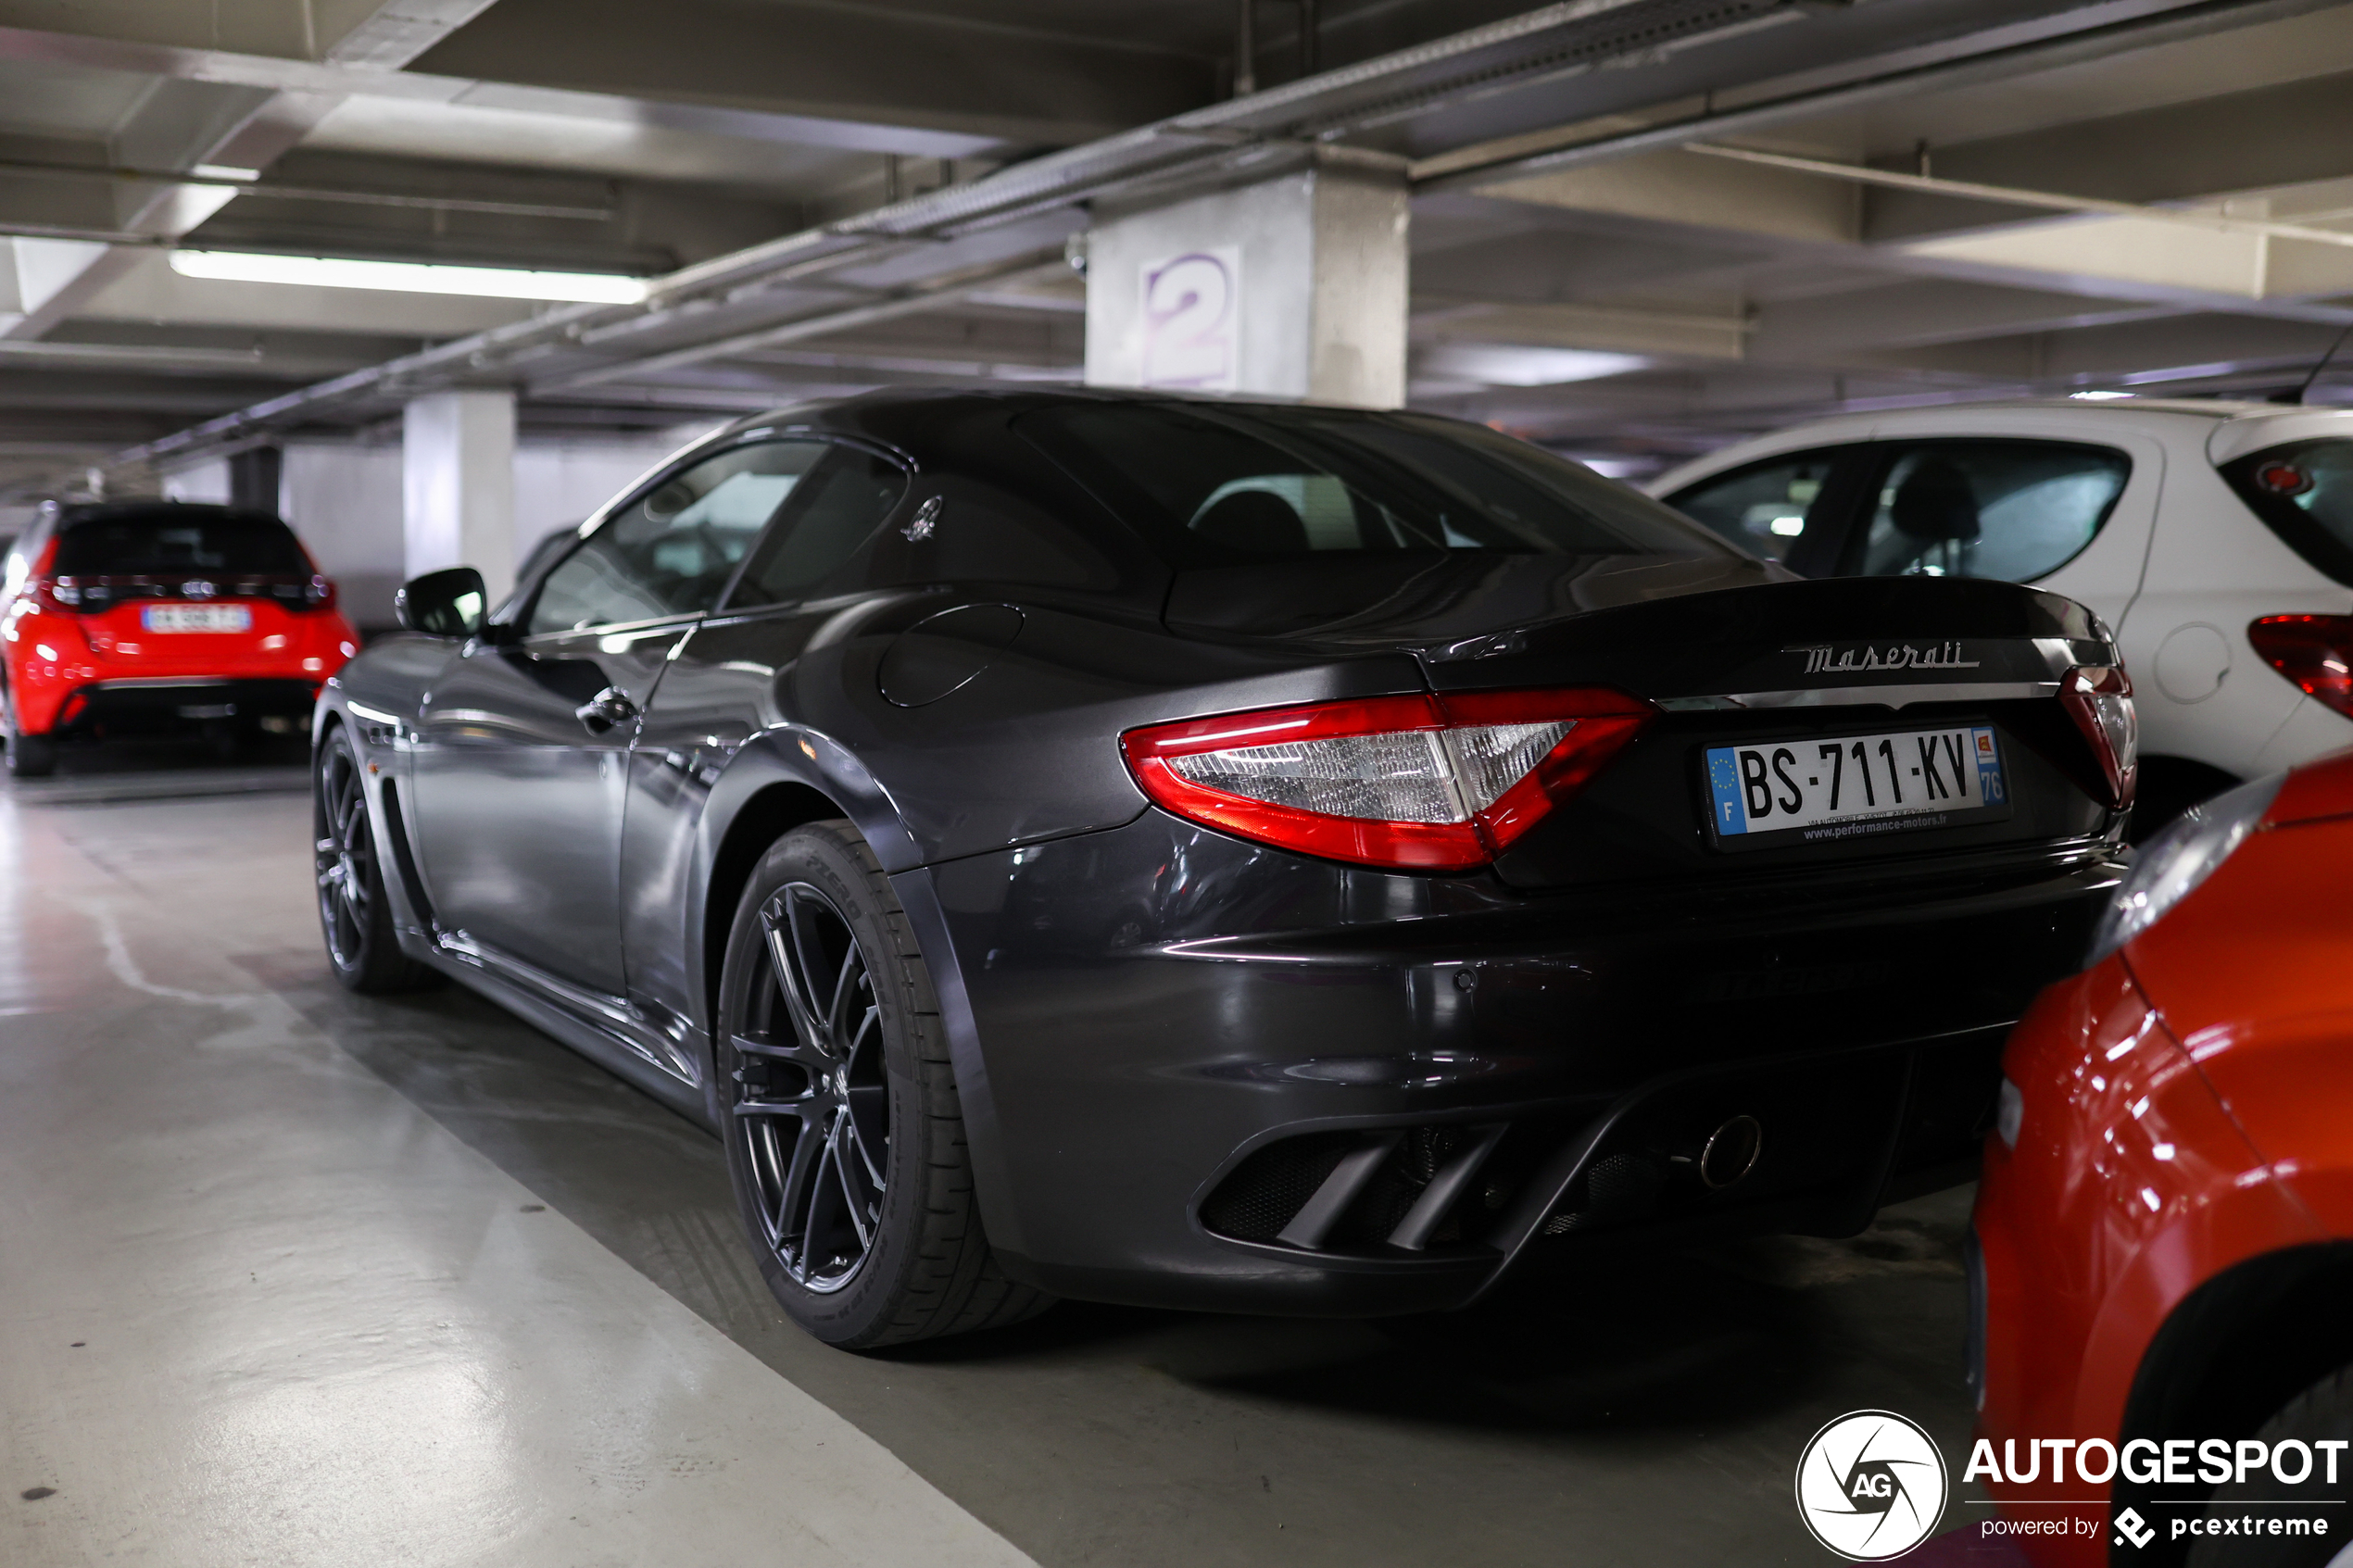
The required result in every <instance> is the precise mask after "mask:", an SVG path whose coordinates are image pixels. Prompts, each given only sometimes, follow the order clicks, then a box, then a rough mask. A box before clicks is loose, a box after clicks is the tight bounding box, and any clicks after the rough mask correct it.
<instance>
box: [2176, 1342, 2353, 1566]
mask: <svg viewBox="0 0 2353 1568" xmlns="http://www.w3.org/2000/svg"><path fill="white" fill-rule="evenodd" d="M2226 1430H2227V1428H2226ZM2255 1438H2256V1440H2257V1441H2259V1442H2260V1443H2261V1444H2262V1445H2263V1447H2264V1449H2265V1451H2266V1453H2267V1454H2269V1455H2270V1456H2271V1463H2269V1464H2266V1465H2264V1466H2262V1467H2261V1468H2259V1469H2256V1470H2253V1471H2250V1472H2248V1473H2246V1476H2245V1478H2244V1479H2233V1480H2230V1481H2225V1482H2223V1483H2222V1484H2221V1486H2217V1487H2216V1488H2215V1489H2214V1493H2213V1496H2212V1499H2210V1500H2209V1501H2208V1503H2207V1505H2206V1511H2205V1512H2206V1517H2207V1520H2208V1524H2209V1527H2210V1528H2212V1530H2213V1533H2212V1534H2210V1535H2209V1534H2207V1533H2205V1532H2204V1531H2201V1532H2200V1533H2199V1534H2197V1535H2196V1536H2193V1537H2190V1541H2189V1550H2188V1551H2187V1552H2186V1553H2184V1554H2183V1559H2182V1561H2186V1562H2187V1563H2188V1564H2189V1568H2326V1565H2327V1564H2329V1563H2332V1562H2335V1561H2337V1560H2338V1558H2339V1557H2340V1556H2341V1555H2342V1554H2343V1552H2344V1550H2345V1535H2346V1524H2347V1520H2348V1518H2353V1509H2348V1508H2347V1505H2346V1502H2345V1498H2346V1491H2345V1482H2344V1481H2343V1480H2341V1479H2339V1477H2338V1473H2337V1467H2336V1463H2335V1461H2336V1460H2337V1459H2338V1458H2340V1457H2342V1456H2344V1455H2345V1454H2346V1453H2347V1449H2345V1448H2344V1447H2342V1446H2341V1445H2343V1444H2345V1443H2347V1442H2353V1366H2344V1367H2339V1368H2338V1369H2337V1370H2336V1371H2334V1372H2333V1373H2330V1374H2328V1375H2327V1376H2326V1377H2323V1378H2322V1379H2321V1380H2320V1381H2319V1382H2318V1383H2315V1384H2313V1385H2312V1386H2310V1387H2309V1388H2307V1389H2305V1390H2304V1391H2303V1392H2302V1393H2300V1394H2298V1395H2296V1398H2294V1399H2290V1400H2289V1401H2288V1402H2287V1403H2286V1404H2285V1405H2284V1406H2282V1407H2281V1408H2280V1409H2279V1410H2278V1411H2275V1412H2273V1414H2272V1416H2271V1419H2270V1420H2269V1421H2267V1422H2265V1423H2264V1424H2262V1425H2261V1426H2259V1427H2258V1428H2257V1429H2256V1432H2255ZM2331 1441H2334V1442H2335V1443H2337V1444H2339V1445H2340V1447H2338V1448H2337V1449H2335V1450H2334V1453H2330V1452H2327V1451H2325V1450H2323V1449H2322V1448H2321V1446H2320V1445H2321V1444H2322V1443H2324V1442H2331ZM2283 1443H2286V1444H2289V1445H2292V1448H2291V1450H2290V1451H2289V1452H2288V1453H2286V1454H2284V1455H2283V1454H2282V1453H2281V1452H2280V1445H2281V1444H2283ZM2298 1450H2300V1453H2299V1452H2298ZM2299 1457H2300V1458H2301V1459H2302V1461H2303V1467H2302V1468H2303V1474H2302V1475H2300V1476H2299V1477H2297V1478H2296V1480H2293V1481H2288V1480H2284V1479H2283V1478H2282V1476H2283V1474H2284V1471H2283V1470H2281V1469H2275V1468H2273V1466H2288V1465H2290V1464H2291V1463H2292V1461H2295V1460H2296V1459H2297V1458H2299ZM2233 1515H2236V1516H2237V1519H2236V1521H2235V1523H2237V1524H2240V1525H2241V1526H2242V1528H2244V1526H2245V1524H2246V1518H2247V1516H2248V1515H2253V1516H2254V1517H2255V1518H2256V1519H2258V1520H2266V1521H2268V1520H2269V1519H2270V1518H2271V1517H2275V1516H2291V1517H2296V1518H2297V1522H2298V1523H2299V1524H2305V1525H2306V1527H2308V1528H2309V1524H2310V1523H2311V1522H2320V1523H2322V1524H2324V1526H2325V1529H2326V1534H2319V1535H2286V1534H2282V1535H2277V1536H2274V1535H2271V1534H2270V1533H2269V1531H2268V1530H2263V1531H2261V1532H2260V1533H2259V1532H2258V1531H2257V1530H2255V1529H2245V1530H2244V1533H2240V1531H2237V1530H2233V1531H2232V1532H2231V1533H2229V1534H2225V1533H2224V1529H2225V1528H2227V1526H2216V1525H2215V1524H2214V1523H2213V1522H2215V1521H2229V1520H2232V1518H2233Z"/></svg>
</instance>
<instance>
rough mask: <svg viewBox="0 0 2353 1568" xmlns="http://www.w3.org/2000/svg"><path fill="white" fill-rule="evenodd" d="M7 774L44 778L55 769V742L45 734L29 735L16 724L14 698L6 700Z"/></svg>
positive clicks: (27, 777) (16, 776)
mask: <svg viewBox="0 0 2353 1568" xmlns="http://www.w3.org/2000/svg"><path fill="white" fill-rule="evenodd" d="M6 708H7V743H8V776H9V777H11V778H18V779H38V778H45V777H47V776H48V775H49V774H51V773H54V772H56V771H57V742H56V741H55V740H53V739H51V738H50V737H49V736H47V735H29V734H25V733H24V731H23V730H21V729H19V727H18V725H17V704H16V698H15V697H14V696H10V697H8V699H7V701H6Z"/></svg>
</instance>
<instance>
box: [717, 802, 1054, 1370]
mask: <svg viewBox="0 0 2353 1568" xmlns="http://www.w3.org/2000/svg"><path fill="white" fill-rule="evenodd" d="M719 1023H720V1028H719V1031H718V1034H719V1044H718V1049H717V1051H716V1053H715V1055H716V1058H717V1066H718V1073H717V1074H716V1078H715V1082H714V1086H713V1088H714V1103H713V1106H712V1110H713V1111H714V1112H715V1114H716V1115H717V1116H718V1118H719V1121H720V1135H721V1136H722V1138H723V1139H724V1141H725V1144H726V1149H727V1173H728V1175H729V1177H730V1178H731V1180H732V1181H733V1183H734V1185H735V1191H736V1209H737V1210H738V1212H739V1213H740V1215H741V1217H742V1220H743V1223H744V1228H745V1230H746V1231H747V1232H748V1233H749V1236H750V1239H751V1243H752V1246H753V1248H754V1249H755V1250H756V1251H757V1253H758V1254H759V1258H760V1267H761V1273H762V1274H763V1275H764V1276H765V1277H766V1279H767V1281H768V1286H769V1288H770V1289H771V1290H773V1291H774V1292H775V1295H776V1299H777V1300H778V1301H779V1302H781V1303H782V1304H783V1306H784V1309H785V1311H786V1312H787V1313H789V1314H790V1315H791V1317H792V1319H793V1321H794V1322H796V1323H799V1324H800V1325H801V1326H802V1327H803V1328H805V1329H807V1330H808V1331H809V1332H810V1333H812V1334H813V1335H815V1336H817V1337H818V1338H820V1339H823V1340H824V1341H826V1342H827V1343H829V1344H833V1345H838V1346H841V1347H843V1348H847V1349H857V1350H865V1349H875V1348H881V1347H883V1346H886V1345H900V1344H905V1343H907V1342H908V1341H910V1340H915V1339H928V1338H932V1337H934V1336H939V1335H946V1334H962V1333H965V1332H968V1331H970V1330H973V1329H980V1328H991V1327H996V1326H998V1325H1000V1324H1003V1323H1017V1322H1019V1321H1020V1320H1021V1319H1023V1318H1026V1317H1029V1316H1031V1315H1032V1314H1034V1313H1036V1312H1038V1311H1042V1310H1043V1309H1044V1308H1045V1307H1046V1306H1048V1305H1049V1304H1050V1302H1051V1298H1049V1297H1047V1296H1045V1295H1044V1294H1042V1293H1041V1292H1038V1291H1036V1290H1032V1289H1030V1288H1028V1287H1027V1286H1021V1285H1017V1284H1015V1283H1014V1282H1013V1281H1012V1280H1011V1279H1009V1278H1007V1277H1006V1275H1005V1273H1004V1272H1003V1271H1002V1269H1000V1267H999V1266H998V1264H997V1261H996V1260H995V1259H994V1258H993V1257H992V1256H991V1255H990V1252H989V1249H988V1237H987V1236H984V1235H983V1234H982V1232H981V1225H980V1210H979V1207H978V1205H977V1203H976V1202H975V1198H974V1194H973V1178H972V1162H971V1160H970V1158H969V1154H968V1151H967V1149H966V1148H965V1143H964V1124H963V1113H962V1110H961V1107H960V1105H959V1102H958V1100H957V1096H956V1079H955V1073H954V1072H953V1070H952V1069H951V1067H950V1063H949V1060H948V1042H947V1036H946V1034H945V1032H944V1031H943V1030H942V1028H941V1027H940V1021H939V1005H938V1002H937V998H936V997H935V995H934V993H933V990H932V985H931V975H930V972H929V971H928V970H927V969H926V968H925V965H924V960H923V955H922V954H921V953H920V952H918V951H917V950H916V947H915V943H914V938H913V935H912V933H911V932H910V931H909V930H908V925H907V916H906V912H905V911H904V910H903V909H900V904H899V899H898V897H897V896H896V895H895V894H894V893H893V892H892V891H891V887H890V883H889V881H888V879H887V878H886V877H885V876H884V875H883V872H882V868H881V866H880V865H879V864H878V863H877V862H876V860H875V855H874V851H873V850H872V849H870V848H868V847H867V845H866V842H865V840H864V839H862V838H861V837H860V836H859V835H858V834H857V832H856V830H855V829H853V828H852V827H851V826H850V824H849V823H848V822H815V823H812V824H810V825H809V826H806V827H801V828H796V829H794V830H793V831H792V832H791V833H789V834H786V835H785V836H784V837H783V838H782V839H779V840H778V841H777V842H776V844H775V845H774V847H772V848H770V850H769V851H768V853H767V854H766V855H765V856H764V857H762V858H761V862H760V864H759V866H758V867H757V868H756V869H755V870H754V871H753V872H752V874H751V879H750V881H749V884H747V885H746V887H745V889H744V895H743V898H742V900H741V901H740V902H739V903H738V904H737V906H736V919H735V924H734V926H733V928H732V929H731V930H730V931H729V933H728V939H727V955H726V960H725V965H724V970H723V971H722V974H721V981H720V1010H719Z"/></svg>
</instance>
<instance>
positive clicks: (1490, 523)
mask: <svg viewBox="0 0 2353 1568" xmlns="http://www.w3.org/2000/svg"><path fill="white" fill-rule="evenodd" d="M1016 428H1018V429H1019V430H1020V431H1021V433H1023V434H1024V435H1025V436H1026V437H1027V438H1028V439H1029V440H1030V441H1032V442H1034V443H1035V444H1036V445H1038V446H1039V447H1041V448H1042V449H1043V450H1044V451H1045V452H1046V453H1047V455H1048V456H1050V457H1051V458H1053V459H1054V460H1055V461H1056V462H1057V463H1059V464H1061V465H1062V466H1063V468H1064V469H1066V470H1069V472H1070V473H1071V474H1072V476H1073V477H1075V478H1076V479H1077V480H1078V481H1079V482H1080V483H1083V484H1085V485H1086V486H1087V487H1088V489H1090V490H1092V491H1094V492H1095V494H1096V495H1099V496H1101V498H1102V499H1103V501H1104V502H1105V503H1106V504H1108V505H1109V506H1111V507H1112V508H1113V509H1114V510H1115V511H1117V512H1119V513H1120V514H1121V515H1122V516H1123V517H1125V518H1126V520H1127V521H1128V522H1129V523H1130V524H1131V525H1132V526H1133V527H1135V528H1136V530H1137V531H1138V532H1139V533H1141V534H1143V535H1144V537H1145V538H1146V539H1147V540H1148V541H1149V542H1150V543H1151V544H1152V545H1153V546H1155V547H1156V548H1157V549H1158V550H1159V551H1160V553H1161V554H1162V555H1163V557H1164V558H1166V559H1167V560H1168V561H1169V562H1170V563H1171V564H1172V565H1176V566H1179V567H1194V566H1223V565H1232V564H1239V563H1244V562H1249V561H1255V560H1266V559H1270V558H1285V557H1298V556H1305V555H1312V554H1315V553H1317V552H1323V551H1359V552H1362V551H1392V552H1393V551H1402V550H1416V551H1440V550H1494V551H1504V552H1510V553H1515V554H1522V555H1662V556H1669V555H1671V556H1734V555H1736V554H1737V552H1735V551H1734V550H1733V549H1732V548H1731V547H1730V546H1727V545H1725V544H1724V543H1722V542H1721V541H1719V540H1718V539H1717V538H1716V537H1715V536H1714V535H1713V534H1711V533H1707V532H1706V531H1705V529H1702V528H1700V527H1699V526H1698V525H1696V524H1694V523H1692V521H1689V520H1688V519H1685V518H1683V517H1682V516H1680V515H1679V514H1678V513H1676V512H1674V511H1671V510H1669V509H1668V508H1667V507H1665V506H1663V505H1661V504H1660V503H1658V502H1656V501H1653V500H1651V499H1650V498H1649V497H1648V496H1645V495H1637V494H1636V493H1635V492H1633V491H1631V490H1629V489H1627V488H1626V487H1625V486H1623V485H1620V484H1617V483H1615V482H1613V481H1611V480H1607V479H1604V478H1602V477H1601V476H1600V475H1599V474H1596V473H1594V472H1593V471H1592V470H1590V469H1586V468H1581V467H1579V465H1577V464H1575V463H1571V462H1568V461H1566V460H1564V459H1562V458H1555V457H1554V456H1553V455H1552V454H1550V453H1548V452H1545V451H1543V450H1542V449H1541V448H1540V447H1535V446H1531V445H1528V444H1527V443H1526V442H1522V441H1516V440H1513V439H1512V438H1511V437H1509V436H1505V435H1499V434H1497V433H1494V432H1493V431H1491V430H1488V429H1486V428H1484V427H1483V426H1479V425H1472V424H1464V423H1461V422H1459V421H1456V420H1440V419H1431V418H1427V417H1424V416H1422V415H1417V414H1359V413H1347V412H1340V411H1336V410H1330V409H1319V408H1220V407H1214V406H1203V405H1198V404H1167V403H1092V404H1067V405H1063V406H1062V407H1059V408H1045V409H1040V410H1038V412H1035V413H1032V414H1027V415H1025V416H1024V417H1023V418H1022V419H1021V420H1019V421H1018V424H1017V426H1016Z"/></svg>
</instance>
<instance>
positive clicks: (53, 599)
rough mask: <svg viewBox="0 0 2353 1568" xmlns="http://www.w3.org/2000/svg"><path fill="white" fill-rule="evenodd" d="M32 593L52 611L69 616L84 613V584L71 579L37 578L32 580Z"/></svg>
mask: <svg viewBox="0 0 2353 1568" xmlns="http://www.w3.org/2000/svg"><path fill="white" fill-rule="evenodd" d="M32 592H33V596H35V597H36V598H38V599H40V601H41V602H42V604H43V605H44V606H45V607H46V608H50V609H55V610H62V611H64V612H65V613H66V614H68V615H79V614H81V613H82V584H81V583H77V582H75V581H74V580H73V579H72V578H70V577H36V578H34V579H33V580H32Z"/></svg>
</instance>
